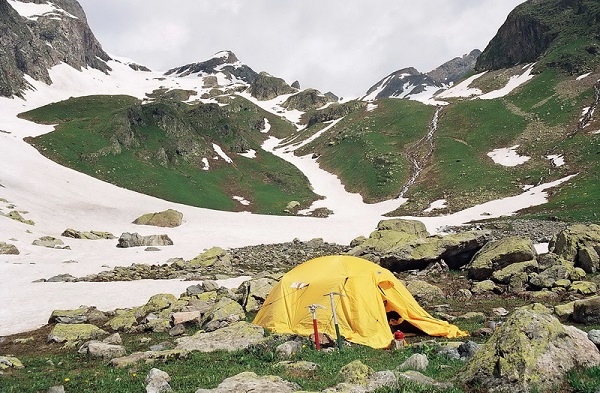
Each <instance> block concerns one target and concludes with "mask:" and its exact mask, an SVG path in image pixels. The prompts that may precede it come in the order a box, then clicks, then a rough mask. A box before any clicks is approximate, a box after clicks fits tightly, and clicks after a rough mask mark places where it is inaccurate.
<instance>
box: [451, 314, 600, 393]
mask: <svg viewBox="0 0 600 393" xmlns="http://www.w3.org/2000/svg"><path fill="white" fill-rule="evenodd" d="M536 308H539V307H536ZM597 364H600V352H599V351H598V349H597V348H596V347H595V346H594V345H593V344H592V343H591V342H590V341H589V340H588V339H587V335H586V334H585V333H584V332H582V331H581V330H579V329H577V328H575V327H571V326H563V325H562V324H561V323H560V322H559V321H558V319H556V318H555V317H554V316H552V315H551V314H549V313H547V312H536V311H532V310H531V308H527V307H523V308H519V309H517V310H516V311H515V312H514V313H513V314H511V315H510V316H509V317H508V319H507V320H506V322H505V323H503V324H502V325H501V326H500V327H499V328H497V329H496V331H495V333H494V334H493V335H492V337H491V338H490V339H489V340H488V342H487V343H486V344H485V345H484V346H482V347H481V349H480V350H479V351H478V352H477V353H476V354H475V356H474V357H473V358H472V359H471V360H470V361H469V362H468V363H467V366H466V368H465V370H464V371H463V372H461V373H460V374H459V375H458V376H457V381H461V382H464V383H465V384H466V385H467V386H477V388H478V389H483V390H485V391H489V392H529V391H532V390H534V389H537V390H539V391H548V390H550V389H552V388H553V387H555V386H556V385H557V384H559V383H561V382H562V380H563V378H564V375H565V373H566V372H567V371H568V370H570V369H572V368H575V367H591V366H594V365H597Z"/></svg>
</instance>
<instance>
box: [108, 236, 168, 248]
mask: <svg viewBox="0 0 600 393" xmlns="http://www.w3.org/2000/svg"><path fill="white" fill-rule="evenodd" d="M172 245H173V241H172V240H171V239H170V238H169V236H168V235H149V236H141V235H140V234H138V233H129V232H125V233H123V234H122V235H121V237H119V244H117V247H119V248H128V247H147V246H172Z"/></svg>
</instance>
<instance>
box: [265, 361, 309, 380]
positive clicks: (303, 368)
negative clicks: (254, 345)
mask: <svg viewBox="0 0 600 393" xmlns="http://www.w3.org/2000/svg"><path fill="white" fill-rule="evenodd" d="M275 366H276V367H280V368H283V369H285V370H286V371H287V373H288V374H292V375H294V376H299V377H302V378H312V377H313V376H314V375H315V373H316V372H317V370H318V369H319V368H320V366H319V365H318V364H316V363H313V362H307V361H304V360H301V361H297V362H293V361H289V360H285V361H281V362H278V363H277V364H275Z"/></svg>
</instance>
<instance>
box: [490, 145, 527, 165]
mask: <svg viewBox="0 0 600 393" xmlns="http://www.w3.org/2000/svg"><path fill="white" fill-rule="evenodd" d="M518 147H519V145H514V146H513V147H506V148H502V149H494V150H492V151H491V152H489V153H488V154H487V155H488V157H490V158H491V159H492V160H493V161H494V162H495V163H496V164H500V165H503V166H517V165H521V164H523V163H525V162H527V161H529V159H530V157H527V156H520V155H519V154H517V152H516V149H517V148H518Z"/></svg>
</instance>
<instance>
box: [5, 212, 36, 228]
mask: <svg viewBox="0 0 600 393" xmlns="http://www.w3.org/2000/svg"><path fill="white" fill-rule="evenodd" d="M0 215H3V216H5V217H8V218H10V219H12V220H15V221H19V222H22V223H23V224H27V225H35V222H33V221H31V220H28V219H26V218H25V217H23V216H22V215H21V213H19V212H18V211H16V210H12V211H10V212H8V213H7V214H2V212H0Z"/></svg>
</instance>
